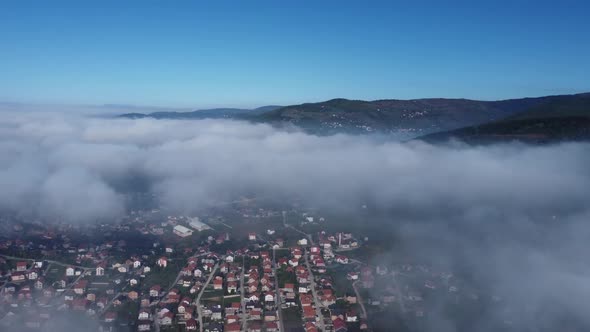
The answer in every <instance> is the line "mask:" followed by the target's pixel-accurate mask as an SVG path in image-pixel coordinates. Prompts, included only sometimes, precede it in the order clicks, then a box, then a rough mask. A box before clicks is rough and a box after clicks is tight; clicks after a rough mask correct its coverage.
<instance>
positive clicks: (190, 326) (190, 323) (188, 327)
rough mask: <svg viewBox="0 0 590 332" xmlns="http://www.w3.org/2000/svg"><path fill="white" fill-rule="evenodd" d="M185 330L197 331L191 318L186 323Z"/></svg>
mask: <svg viewBox="0 0 590 332" xmlns="http://www.w3.org/2000/svg"><path fill="white" fill-rule="evenodd" d="M185 329H186V330H187V331H196V330H197V321H196V320H194V319H193V318H191V319H189V320H187V321H186V325H185Z"/></svg>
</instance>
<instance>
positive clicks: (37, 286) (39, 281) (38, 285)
mask: <svg viewBox="0 0 590 332" xmlns="http://www.w3.org/2000/svg"><path fill="white" fill-rule="evenodd" d="M43 285H44V283H43V279H42V278H38V279H37V280H36V281H35V283H34V284H33V286H34V287H35V289H43Z"/></svg>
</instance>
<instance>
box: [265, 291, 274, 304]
mask: <svg viewBox="0 0 590 332" xmlns="http://www.w3.org/2000/svg"><path fill="white" fill-rule="evenodd" d="M274 300H275V297H274V294H273V293H270V292H268V293H266V294H264V302H274Z"/></svg>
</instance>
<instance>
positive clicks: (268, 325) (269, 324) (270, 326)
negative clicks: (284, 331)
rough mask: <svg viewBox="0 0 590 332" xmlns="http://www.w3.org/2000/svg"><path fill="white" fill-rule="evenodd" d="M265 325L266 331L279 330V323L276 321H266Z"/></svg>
mask: <svg viewBox="0 0 590 332" xmlns="http://www.w3.org/2000/svg"><path fill="white" fill-rule="evenodd" d="M264 326H265V328H266V332H278V331H279V326H278V325H277V323H276V322H266V323H264Z"/></svg>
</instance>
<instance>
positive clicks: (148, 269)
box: [143, 266, 152, 274]
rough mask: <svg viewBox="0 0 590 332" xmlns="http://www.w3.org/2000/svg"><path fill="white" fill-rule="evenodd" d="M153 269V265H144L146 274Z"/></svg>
mask: <svg viewBox="0 0 590 332" xmlns="http://www.w3.org/2000/svg"><path fill="white" fill-rule="evenodd" d="M151 271H152V268H151V267H149V266H144V267H143V273H144V274H145V273H150V272H151Z"/></svg>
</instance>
